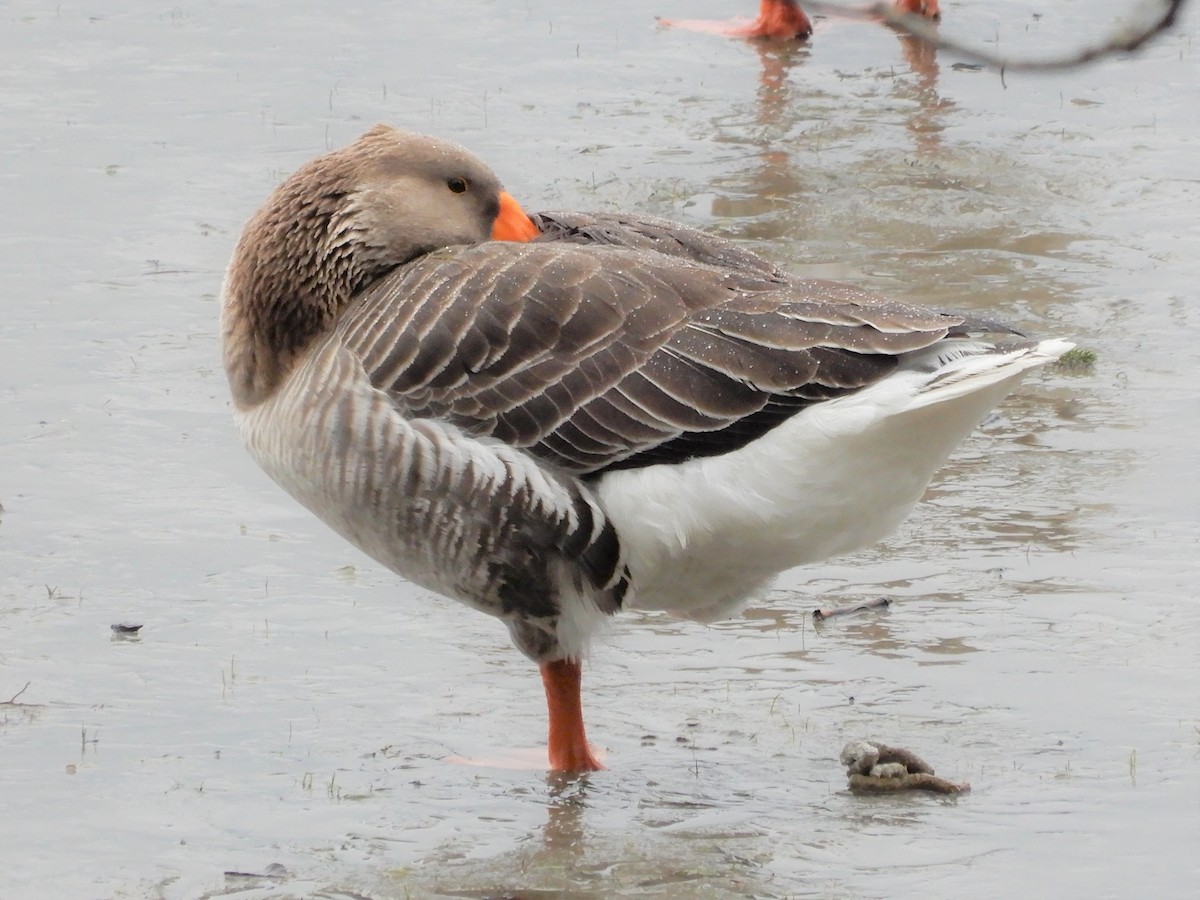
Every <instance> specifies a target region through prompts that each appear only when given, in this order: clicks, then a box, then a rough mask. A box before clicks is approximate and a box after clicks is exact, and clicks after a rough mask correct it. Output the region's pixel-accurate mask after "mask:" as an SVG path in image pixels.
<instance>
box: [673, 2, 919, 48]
mask: <svg viewBox="0 0 1200 900" xmlns="http://www.w3.org/2000/svg"><path fill="white" fill-rule="evenodd" d="M890 5H891V6H892V8H893V9H895V10H896V12H898V13H909V14H911V15H918V16H924V17H925V18H927V19H940V18H941V17H942V12H941V9H940V7H939V5H938V0H892V2H891V4H890ZM847 11H850V10H847ZM658 23H659V24H660V25H662V26H664V27H666V28H684V29H687V30H690V31H703V32H708V33H709V34H723V35H726V36H727V37H740V38H751V39H765V40H784V41H790V40H803V39H805V38H808V37H811V36H812V32H813V28H812V22H811V21H810V20H809V18H808V15H807V14H806V13H805V12H804V10H803V9H801V7H800V4H799V3H797V2H796V0H760V2H759V5H758V18H756V19H754V20H752V21H750V20H746V19H733V20H730V21H728V22H720V21H712V20H708V19H663V18H660V19H659V20H658Z"/></svg>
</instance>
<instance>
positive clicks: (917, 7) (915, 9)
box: [895, 0, 942, 19]
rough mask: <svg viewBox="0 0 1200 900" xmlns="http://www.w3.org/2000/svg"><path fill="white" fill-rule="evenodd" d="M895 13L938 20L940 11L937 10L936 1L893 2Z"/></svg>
mask: <svg viewBox="0 0 1200 900" xmlns="http://www.w3.org/2000/svg"><path fill="white" fill-rule="evenodd" d="M895 5H896V12H902V13H913V14H914V15H918V16H924V17H925V18H927V19H940V18H941V17H942V11H941V10H940V9H938V0H895Z"/></svg>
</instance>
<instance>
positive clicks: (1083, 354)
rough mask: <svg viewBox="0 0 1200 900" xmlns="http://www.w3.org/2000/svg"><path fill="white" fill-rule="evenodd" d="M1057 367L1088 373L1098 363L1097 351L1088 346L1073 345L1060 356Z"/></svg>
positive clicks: (1068, 370)
mask: <svg viewBox="0 0 1200 900" xmlns="http://www.w3.org/2000/svg"><path fill="white" fill-rule="evenodd" d="M1054 365H1055V368H1057V369H1060V370H1063V371H1067V372H1077V373H1080V374H1084V375H1086V374H1087V373H1089V372H1091V371H1092V369H1093V368H1094V367H1095V365H1096V351H1095V350H1089V349H1088V348H1087V347H1072V348H1071V349H1070V350H1068V351H1067V352H1066V353H1064V354H1063V355H1062V356H1060V357H1059V358H1058V362H1056V363H1055V364H1054Z"/></svg>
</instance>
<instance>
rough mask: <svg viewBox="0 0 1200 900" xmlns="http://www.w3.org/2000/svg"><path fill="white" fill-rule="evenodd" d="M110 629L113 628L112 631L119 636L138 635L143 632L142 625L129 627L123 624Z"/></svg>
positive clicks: (112, 626) (111, 626)
mask: <svg viewBox="0 0 1200 900" xmlns="http://www.w3.org/2000/svg"><path fill="white" fill-rule="evenodd" d="M109 627H110V628H112V630H113V631H115V632H116V633H117V634H137V633H138V632H139V631H141V630H142V626H141V625H127V624H125V623H124V622H121V623H119V624H117V625H110V626H109Z"/></svg>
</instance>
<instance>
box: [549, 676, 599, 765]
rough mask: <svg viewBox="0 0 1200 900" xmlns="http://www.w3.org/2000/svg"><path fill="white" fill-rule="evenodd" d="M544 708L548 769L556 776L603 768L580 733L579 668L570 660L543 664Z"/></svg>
mask: <svg viewBox="0 0 1200 900" xmlns="http://www.w3.org/2000/svg"><path fill="white" fill-rule="evenodd" d="M540 668H541V670H542V684H544V685H545V686H546V707H547V709H548V710H549V711H550V747H549V750H550V768H551V769H553V770H555V771H557V772H596V771H599V770H600V769H603V768H604V766H602V765H600V762H599V761H598V760H597V759H596V757H595V756H594V755H593V754H592V748H591V747H589V746H588V742H587V735H585V734H584V731H583V704H582V701H581V700H580V697H579V681H580V675H581V673H582V667H581V666H580V664H579V663H578V662H575V661H573V660H569V659H557V660H555V661H554V662H548V663H542V664H541V667H540Z"/></svg>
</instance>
